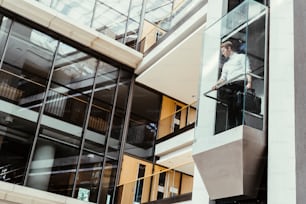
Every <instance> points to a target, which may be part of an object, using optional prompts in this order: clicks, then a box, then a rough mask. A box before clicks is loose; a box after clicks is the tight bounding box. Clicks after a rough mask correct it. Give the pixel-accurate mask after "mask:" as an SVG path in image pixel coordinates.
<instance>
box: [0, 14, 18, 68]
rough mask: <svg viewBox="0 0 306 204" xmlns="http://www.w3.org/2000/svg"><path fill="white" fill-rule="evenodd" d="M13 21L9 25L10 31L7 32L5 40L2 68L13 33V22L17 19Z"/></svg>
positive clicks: (0, 62)
mask: <svg viewBox="0 0 306 204" xmlns="http://www.w3.org/2000/svg"><path fill="white" fill-rule="evenodd" d="M11 21H12V23H11V25H10V27H9V31H8V33H7V37H6V41H5V45H4V49H3V53H2V56H1V61H0V70H1V69H2V65H3V61H4V56H5V54H6V51H7V48H8V43H9V41H10V39H9V37H10V35H11V32H12V27H13V24H14V22H15V21H13V20H11Z"/></svg>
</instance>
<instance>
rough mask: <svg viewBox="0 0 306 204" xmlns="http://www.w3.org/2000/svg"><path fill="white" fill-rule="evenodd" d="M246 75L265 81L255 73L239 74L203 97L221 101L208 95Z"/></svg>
mask: <svg viewBox="0 0 306 204" xmlns="http://www.w3.org/2000/svg"><path fill="white" fill-rule="evenodd" d="M244 75H250V76H252V77H254V78H257V79H261V80H264V78H263V77H261V76H259V75H257V74H254V73H252V72H248V73H244V74H239V75H237V76H235V77H233V78H232V79H230V80H227V81H224V82H222V83H220V84H219V85H216V89H210V90H208V91H206V92H204V93H203V95H204V96H206V97H208V98H212V99H214V100H217V101H218V100H219V99H217V98H214V97H212V96H209V95H207V94H209V93H210V92H212V91H215V90H217V89H219V88H221V87H223V86H224V85H227V84H229V83H231V82H232V81H234V80H235V79H238V78H239V77H242V76H244Z"/></svg>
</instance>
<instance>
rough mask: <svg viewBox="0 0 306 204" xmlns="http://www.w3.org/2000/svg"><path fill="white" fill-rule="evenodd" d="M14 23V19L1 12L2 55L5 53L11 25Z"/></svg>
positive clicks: (0, 45)
mask: <svg viewBox="0 0 306 204" xmlns="http://www.w3.org/2000/svg"><path fill="white" fill-rule="evenodd" d="M11 24H12V20H11V19H9V18H7V17H5V16H3V15H1V14H0V56H1V57H2V55H3V50H4V47H5V43H6V41H7V36H8V32H9V29H10V26H11Z"/></svg>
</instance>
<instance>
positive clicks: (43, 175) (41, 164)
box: [27, 144, 55, 191]
mask: <svg viewBox="0 0 306 204" xmlns="http://www.w3.org/2000/svg"><path fill="white" fill-rule="evenodd" d="M54 155H55V147H54V146H52V145H50V144H38V145H37V148H36V151H35V155H34V159H33V162H32V164H31V170H30V174H29V179H28V183H27V186H29V187H33V188H36V189H40V190H44V191H47V190H48V187H49V181H50V176H51V172H52V167H53V163H54Z"/></svg>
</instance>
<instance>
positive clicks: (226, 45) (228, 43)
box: [221, 41, 233, 49]
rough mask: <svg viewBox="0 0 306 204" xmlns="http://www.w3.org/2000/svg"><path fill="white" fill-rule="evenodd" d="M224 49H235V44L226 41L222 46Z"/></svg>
mask: <svg viewBox="0 0 306 204" xmlns="http://www.w3.org/2000/svg"><path fill="white" fill-rule="evenodd" d="M222 47H224V48H226V49H228V48H231V49H233V43H232V42H231V41H226V42H224V43H222V44H221V48H222Z"/></svg>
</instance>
